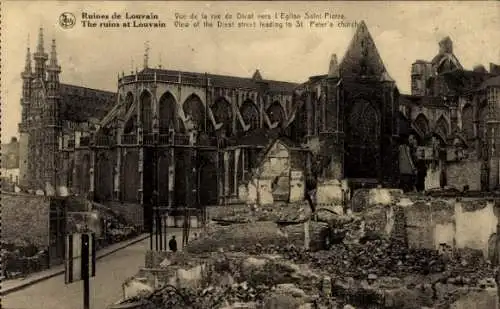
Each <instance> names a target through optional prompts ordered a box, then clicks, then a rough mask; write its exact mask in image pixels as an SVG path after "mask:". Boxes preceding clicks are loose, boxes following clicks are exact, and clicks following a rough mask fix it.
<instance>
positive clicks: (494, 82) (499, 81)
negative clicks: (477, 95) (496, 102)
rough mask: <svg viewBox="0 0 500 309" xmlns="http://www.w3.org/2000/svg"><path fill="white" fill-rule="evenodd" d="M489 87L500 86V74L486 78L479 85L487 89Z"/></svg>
mask: <svg viewBox="0 0 500 309" xmlns="http://www.w3.org/2000/svg"><path fill="white" fill-rule="evenodd" d="M488 87H500V75H499V76H495V77H492V78H489V79H487V80H485V81H484V82H483V83H482V84H481V86H480V87H479V89H485V88H488Z"/></svg>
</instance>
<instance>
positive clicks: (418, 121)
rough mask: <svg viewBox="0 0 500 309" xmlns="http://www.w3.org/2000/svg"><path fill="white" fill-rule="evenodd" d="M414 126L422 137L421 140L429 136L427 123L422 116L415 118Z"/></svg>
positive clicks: (425, 118)
mask: <svg viewBox="0 0 500 309" xmlns="http://www.w3.org/2000/svg"><path fill="white" fill-rule="evenodd" d="M414 124H415V126H416V127H417V128H418V129H419V130H420V132H421V134H422V135H423V136H420V137H421V138H425V137H426V136H427V135H428V134H429V121H428V120H427V117H425V116H424V115H423V114H420V115H418V116H417V118H415V121H414Z"/></svg>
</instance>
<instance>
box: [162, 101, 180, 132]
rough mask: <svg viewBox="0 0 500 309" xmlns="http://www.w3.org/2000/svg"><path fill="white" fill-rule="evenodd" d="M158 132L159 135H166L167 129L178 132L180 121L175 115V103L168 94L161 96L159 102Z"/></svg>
mask: <svg viewBox="0 0 500 309" xmlns="http://www.w3.org/2000/svg"><path fill="white" fill-rule="evenodd" d="M159 105H160V106H159V109H160V112H159V119H158V121H159V130H160V134H168V131H169V129H174V130H175V131H177V132H178V131H179V130H180V122H181V119H180V118H179V116H178V115H177V103H176V102H175V98H174V97H173V96H172V94H171V93H170V92H167V93H165V94H164V95H162V96H161V98H160V101H159Z"/></svg>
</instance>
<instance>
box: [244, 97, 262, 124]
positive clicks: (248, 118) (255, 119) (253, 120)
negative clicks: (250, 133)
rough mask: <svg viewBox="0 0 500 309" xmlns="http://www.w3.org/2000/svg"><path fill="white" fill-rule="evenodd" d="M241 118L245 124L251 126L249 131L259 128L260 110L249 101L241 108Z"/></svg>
mask: <svg viewBox="0 0 500 309" xmlns="http://www.w3.org/2000/svg"><path fill="white" fill-rule="evenodd" d="M241 117H242V118H243V121H245V124H247V125H250V129H249V130H255V129H258V128H259V110H258V109H257V106H256V105H255V103H253V101H252V100H250V99H248V100H246V101H245V102H243V105H242V106H241Z"/></svg>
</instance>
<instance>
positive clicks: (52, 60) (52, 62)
mask: <svg viewBox="0 0 500 309" xmlns="http://www.w3.org/2000/svg"><path fill="white" fill-rule="evenodd" d="M50 66H53V67H56V66H57V52H56V40H55V39H53V40H52V49H51V50H50Z"/></svg>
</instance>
